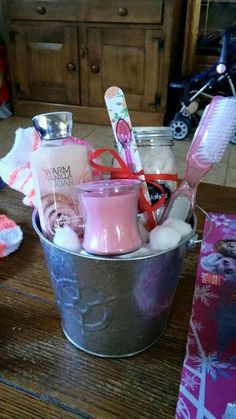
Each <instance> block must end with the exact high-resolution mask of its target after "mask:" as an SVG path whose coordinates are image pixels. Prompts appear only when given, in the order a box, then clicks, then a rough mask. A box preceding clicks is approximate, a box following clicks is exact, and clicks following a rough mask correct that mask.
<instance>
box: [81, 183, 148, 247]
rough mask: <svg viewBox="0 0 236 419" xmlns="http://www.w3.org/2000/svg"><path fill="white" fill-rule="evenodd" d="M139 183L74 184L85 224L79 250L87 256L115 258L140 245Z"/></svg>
mask: <svg viewBox="0 0 236 419" xmlns="http://www.w3.org/2000/svg"><path fill="white" fill-rule="evenodd" d="M140 184H141V182H140V181H138V180H129V179H123V180H121V179H120V180H101V181H97V182H89V183H84V184H83V185H78V187H77V191H78V196H79V202H80V205H81V211H82V213H83V218H84V221H85V229H84V241H83V247H84V249H85V250H86V251H87V252H88V253H92V254H97V255H116V254H120V253H128V252H132V251H134V250H137V249H138V248H139V247H141V246H142V239H141V237H140V233H139V230H138V226H137V207H138V197H139V192H140Z"/></svg>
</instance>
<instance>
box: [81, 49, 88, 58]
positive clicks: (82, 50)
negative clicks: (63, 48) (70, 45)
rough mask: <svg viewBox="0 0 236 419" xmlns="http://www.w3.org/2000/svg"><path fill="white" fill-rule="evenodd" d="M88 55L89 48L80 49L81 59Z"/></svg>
mask: <svg viewBox="0 0 236 419" xmlns="http://www.w3.org/2000/svg"><path fill="white" fill-rule="evenodd" d="M87 54H88V48H87V47H81V48H80V58H84V57H85V55H87Z"/></svg>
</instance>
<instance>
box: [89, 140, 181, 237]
mask: <svg viewBox="0 0 236 419" xmlns="http://www.w3.org/2000/svg"><path fill="white" fill-rule="evenodd" d="M104 153H109V154H111V155H112V156H113V157H114V159H115V160H116V161H117V162H118V163H119V165H120V167H108V166H103V165H101V164H99V163H97V162H96V161H95V160H96V159H98V158H99V157H101V156H102V155H103V154H104ZM89 160H90V161H89V162H90V165H91V166H92V167H93V168H95V169H97V170H100V171H101V172H103V173H110V174H111V178H113V179H117V178H123V179H138V180H140V181H141V182H143V183H149V184H151V185H153V186H155V188H157V189H159V190H160V192H161V198H160V199H159V200H158V201H157V202H156V203H155V204H152V203H150V202H149V201H148V200H147V198H146V197H145V194H144V191H143V188H141V192H140V196H139V207H140V209H141V210H142V211H143V212H146V213H147V218H148V220H147V224H146V227H147V228H148V229H149V230H151V229H152V228H153V227H155V226H156V221H155V218H154V214H153V213H154V211H156V210H157V209H158V208H160V207H161V206H162V205H164V204H165V202H166V197H165V190H164V188H163V187H162V186H161V185H160V184H159V183H158V182H156V181H155V180H161V179H163V180H172V181H177V174H164V173H160V174H145V173H144V171H143V170H140V171H139V172H137V173H133V172H132V171H131V170H130V169H129V167H128V166H127V165H126V163H125V162H124V160H123V159H122V158H121V157H120V156H119V154H118V153H117V152H116V151H115V150H112V149H110V148H99V149H97V150H94V151H93V152H92V153H91V154H90V158H89ZM143 179H144V180H143Z"/></svg>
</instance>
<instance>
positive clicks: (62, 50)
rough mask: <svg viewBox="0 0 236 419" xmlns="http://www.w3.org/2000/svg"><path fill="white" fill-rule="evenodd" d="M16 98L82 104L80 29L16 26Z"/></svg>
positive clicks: (13, 39) (14, 56)
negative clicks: (78, 42) (78, 37)
mask: <svg viewBox="0 0 236 419" xmlns="http://www.w3.org/2000/svg"><path fill="white" fill-rule="evenodd" d="M11 38H12V42H13V50H14V54H11V57H12V58H11V59H12V61H14V62H12V65H13V67H14V81H15V94H16V97H18V98H21V99H29V100H35V101H43V102H54V103H65V104H79V98H80V93H79V80H78V45H77V29H76V28H73V27H65V26H63V25H60V24H54V23H48V24H44V23H41V24H38V23H37V24H35V23H34V24H31V25H29V24H27V25H23V24H22V25H20V24H19V25H14V28H13V30H12V32H11Z"/></svg>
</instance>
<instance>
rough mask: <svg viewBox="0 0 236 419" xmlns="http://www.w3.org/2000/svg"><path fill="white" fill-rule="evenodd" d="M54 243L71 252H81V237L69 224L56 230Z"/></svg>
mask: <svg viewBox="0 0 236 419" xmlns="http://www.w3.org/2000/svg"><path fill="white" fill-rule="evenodd" d="M53 243H54V244H55V245H57V246H59V247H62V248H63V249H65V250H69V251H71V252H79V251H80V248H81V243H80V239H79V237H78V236H77V234H76V232H75V231H74V230H73V229H72V228H71V227H69V226H64V227H60V228H58V229H57V230H56V233H55V236H54V238H53Z"/></svg>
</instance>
